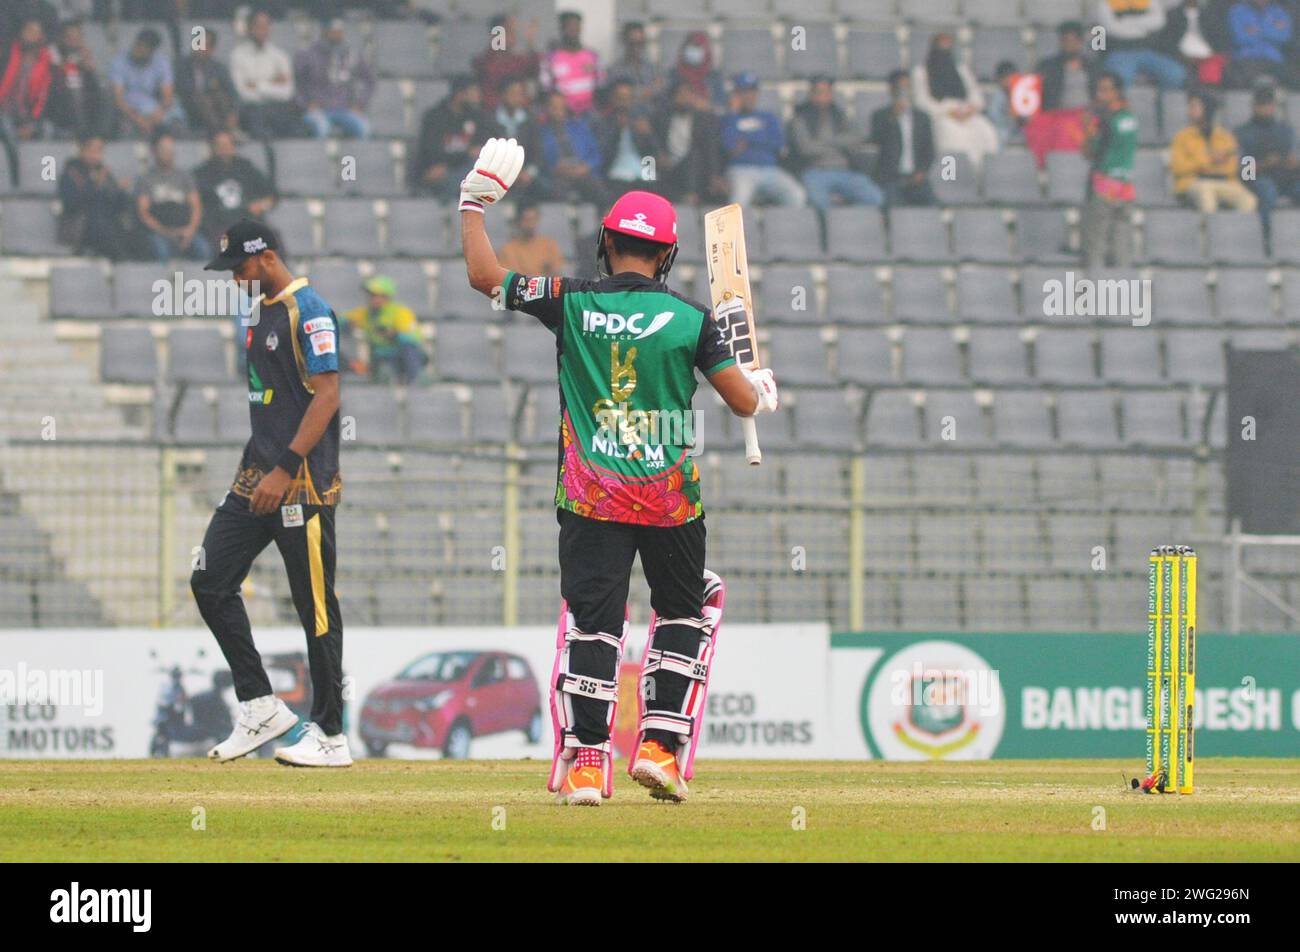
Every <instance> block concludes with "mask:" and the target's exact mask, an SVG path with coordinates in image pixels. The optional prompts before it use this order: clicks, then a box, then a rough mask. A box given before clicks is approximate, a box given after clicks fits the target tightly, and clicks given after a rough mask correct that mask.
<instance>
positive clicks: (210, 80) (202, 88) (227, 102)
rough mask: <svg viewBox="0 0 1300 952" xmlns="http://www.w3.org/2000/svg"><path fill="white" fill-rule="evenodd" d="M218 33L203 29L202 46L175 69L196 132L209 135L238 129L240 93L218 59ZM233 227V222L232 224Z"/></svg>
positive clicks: (182, 99) (186, 112)
mask: <svg viewBox="0 0 1300 952" xmlns="http://www.w3.org/2000/svg"><path fill="white" fill-rule="evenodd" d="M216 48H217V31H216V30H205V31H204V34H203V43H202V44H201V45H200V46H199V47H198V48H197V49H191V50H190V55H189V56H187V57H185V58H184V59H182V60H181V61H180V64H179V65H178V66H177V67H176V95H177V96H179V97H180V100H181V105H182V106H183V107H184V108H185V114H186V115H187V116H189V118H190V122H192V123H193V124H194V127H195V128H196V129H200V130H202V131H203V132H205V133H207V134H208V135H211V134H212V133H214V132H216V131H217V130H218V129H228V130H230V131H231V132H232V133H235V132H237V131H238V129H239V93H238V91H236V89H235V82H234V80H233V79H231V78H230V70H228V69H226V66H225V64H224V63H222V62H221V61H220V60H218V59H217V57H216V55H215V51H216ZM232 224H233V223H232Z"/></svg>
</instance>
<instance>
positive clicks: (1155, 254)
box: [1145, 208, 1205, 265]
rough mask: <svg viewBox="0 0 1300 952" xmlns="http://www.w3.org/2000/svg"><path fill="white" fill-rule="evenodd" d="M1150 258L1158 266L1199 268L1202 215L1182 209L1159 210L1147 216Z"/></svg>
mask: <svg viewBox="0 0 1300 952" xmlns="http://www.w3.org/2000/svg"><path fill="white" fill-rule="evenodd" d="M1145 233H1146V259H1147V260H1148V261H1153V262H1155V263H1156V264H1168V265H1199V264H1203V263H1204V262H1205V252H1204V250H1203V249H1202V247H1201V216H1200V213H1199V212H1194V211H1189V210H1187V209H1182V208H1156V209H1152V210H1150V211H1148V212H1147V213H1146V228H1145Z"/></svg>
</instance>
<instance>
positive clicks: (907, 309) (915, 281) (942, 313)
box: [890, 268, 952, 324]
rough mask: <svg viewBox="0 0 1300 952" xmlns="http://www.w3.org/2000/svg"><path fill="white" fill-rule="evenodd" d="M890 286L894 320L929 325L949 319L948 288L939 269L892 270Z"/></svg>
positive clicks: (950, 315)
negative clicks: (892, 295)
mask: <svg viewBox="0 0 1300 952" xmlns="http://www.w3.org/2000/svg"><path fill="white" fill-rule="evenodd" d="M890 286H891V287H892V288H893V294H894V307H893V313H894V318H895V319H896V320H900V321H918V322H925V323H931V324H933V323H945V322H947V321H950V320H952V311H951V309H950V308H949V306H948V285H947V284H946V283H945V282H944V280H943V273H942V272H941V271H940V270H939V269H938V268H894V270H893V276H892V278H891V279H890Z"/></svg>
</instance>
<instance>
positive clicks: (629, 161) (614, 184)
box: [596, 79, 660, 194]
mask: <svg viewBox="0 0 1300 952" xmlns="http://www.w3.org/2000/svg"><path fill="white" fill-rule="evenodd" d="M608 100H609V111H608V112H607V113H606V114H605V115H604V116H603V117H602V118H601V120H600V122H599V125H598V126H597V139H596V144H597V147H598V148H599V149H600V154H601V157H602V158H603V159H604V164H603V165H602V167H601V175H602V176H603V178H604V179H605V181H606V182H607V183H610V184H609V193H610V194H614V193H616V192H623V191H627V190H628V189H629V188H632V187H636V188H642V189H648V190H650V191H654V190H655V189H657V187H658V185H657V182H656V179H657V171H656V170H655V169H654V167H653V163H654V162H655V161H657V160H656V159H655V156H657V155H658V154H659V148H660V145H659V140H658V137H657V136H656V135H655V130H654V125H653V124H652V123H651V122H650V116H649V114H648V113H647V112H646V110H645V109H644V108H643V107H642V106H640V105H638V104H637V102H636V93H635V91H634V87H633V85H632V83H631V82H630V81H629V80H626V79H619V80H615V81H614V82H613V83H612V84H611V85H610V87H609V90H608ZM647 160H649V161H647Z"/></svg>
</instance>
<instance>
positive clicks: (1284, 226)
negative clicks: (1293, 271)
mask: <svg viewBox="0 0 1300 952" xmlns="http://www.w3.org/2000/svg"><path fill="white" fill-rule="evenodd" d="M1272 238H1273V240H1272V245H1273V257H1274V259H1276V260H1277V261H1285V262H1287V263H1288V264H1300V208H1282V209H1278V210H1277V211H1275V212H1273V235H1272Z"/></svg>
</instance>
